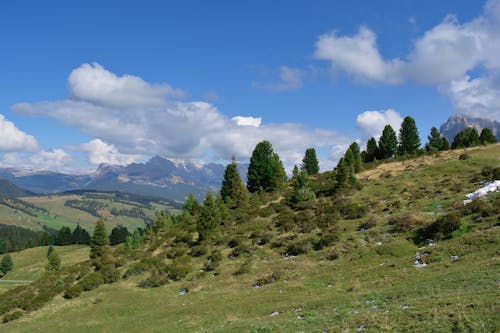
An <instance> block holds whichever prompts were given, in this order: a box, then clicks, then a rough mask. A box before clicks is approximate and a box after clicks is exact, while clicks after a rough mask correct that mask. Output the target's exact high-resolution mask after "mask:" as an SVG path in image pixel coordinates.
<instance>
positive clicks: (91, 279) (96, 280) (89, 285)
mask: <svg viewBox="0 0 500 333" xmlns="http://www.w3.org/2000/svg"><path fill="white" fill-rule="evenodd" d="M78 283H79V284H81V285H82V289H83V290H85V291H90V290H94V289H96V288H97V287H99V286H100V285H101V284H103V283H104V276H103V275H102V274H101V273H99V272H93V273H90V274H89V275H87V276H86V277H84V278H83V279H82V280H81V281H80V282H78Z"/></svg>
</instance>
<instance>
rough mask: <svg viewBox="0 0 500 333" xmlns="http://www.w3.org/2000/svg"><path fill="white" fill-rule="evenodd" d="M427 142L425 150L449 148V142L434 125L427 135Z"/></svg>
mask: <svg viewBox="0 0 500 333" xmlns="http://www.w3.org/2000/svg"><path fill="white" fill-rule="evenodd" d="M427 140H428V142H427V144H426V145H425V150H427V151H440V150H448V149H450V144H449V143H448V140H446V138H445V137H444V136H442V135H441V133H439V131H438V129H437V128H436V127H432V128H431V133H430V134H429V136H427Z"/></svg>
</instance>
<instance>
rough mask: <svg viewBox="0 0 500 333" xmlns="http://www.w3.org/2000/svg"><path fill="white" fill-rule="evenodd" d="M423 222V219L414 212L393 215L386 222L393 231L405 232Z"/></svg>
mask: <svg viewBox="0 0 500 333" xmlns="http://www.w3.org/2000/svg"><path fill="white" fill-rule="evenodd" d="M424 223H425V221H424V220H422V219H421V218H419V217H418V216H416V215H414V214H405V215H400V216H394V217H391V218H390V219H389V222H388V224H389V225H391V226H392V228H393V231H395V232H407V231H410V230H413V229H415V228H417V227H420V226H422V225H423V224H424Z"/></svg>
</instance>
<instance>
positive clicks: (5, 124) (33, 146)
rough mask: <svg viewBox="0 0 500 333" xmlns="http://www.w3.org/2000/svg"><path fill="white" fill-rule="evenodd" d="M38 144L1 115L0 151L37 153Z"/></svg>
mask: <svg viewBox="0 0 500 333" xmlns="http://www.w3.org/2000/svg"><path fill="white" fill-rule="evenodd" d="M37 149H38V143H37V141H36V139H35V138H34V137H33V136H32V135H29V134H26V133H25V132H23V131H21V130H20V129H18V128H17V127H16V125H14V123H13V122H11V121H9V120H7V119H6V118H5V117H4V116H3V115H2V114H0V151H36V150H37Z"/></svg>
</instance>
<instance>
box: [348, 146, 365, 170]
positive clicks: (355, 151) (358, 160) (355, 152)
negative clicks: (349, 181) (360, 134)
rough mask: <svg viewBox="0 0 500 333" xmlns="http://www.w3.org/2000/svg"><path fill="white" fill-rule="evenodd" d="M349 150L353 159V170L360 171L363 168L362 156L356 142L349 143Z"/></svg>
mask: <svg viewBox="0 0 500 333" xmlns="http://www.w3.org/2000/svg"><path fill="white" fill-rule="evenodd" d="M349 150H350V151H351V153H352V157H353V159H354V172H360V171H361V170H362V169H363V158H362V157H361V152H360V149H359V145H358V143H357V142H353V143H351V145H350V146H349Z"/></svg>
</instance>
